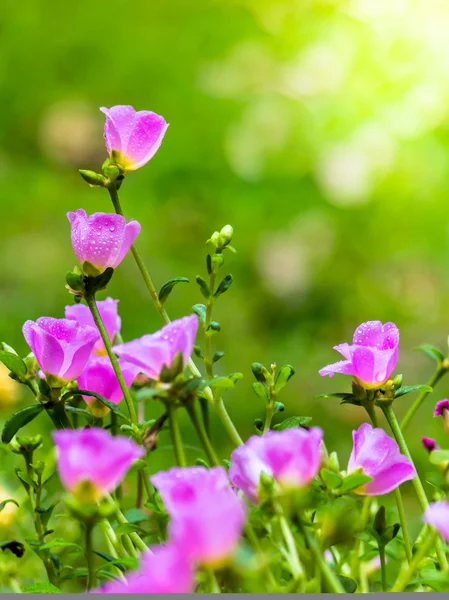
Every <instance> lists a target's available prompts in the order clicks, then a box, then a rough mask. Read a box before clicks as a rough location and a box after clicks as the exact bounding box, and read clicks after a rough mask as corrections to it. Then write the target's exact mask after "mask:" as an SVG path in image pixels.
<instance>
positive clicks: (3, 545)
mask: <svg viewBox="0 0 449 600" xmlns="http://www.w3.org/2000/svg"><path fill="white" fill-rule="evenodd" d="M0 550H3V552H4V551H5V550H9V551H10V552H12V553H13V554H15V555H16V556H17V558H22V556H23V555H24V554H25V546H24V545H23V544H22V543H21V542H18V541H17V540H8V541H6V542H0Z"/></svg>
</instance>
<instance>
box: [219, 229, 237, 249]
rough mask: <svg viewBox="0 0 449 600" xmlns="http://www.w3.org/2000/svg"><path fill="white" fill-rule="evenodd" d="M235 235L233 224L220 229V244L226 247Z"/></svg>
mask: <svg viewBox="0 0 449 600" xmlns="http://www.w3.org/2000/svg"><path fill="white" fill-rule="evenodd" d="M233 235H234V229H233V228H232V226H231V225H225V226H224V227H223V228H222V230H221V231H220V235H219V242H220V246H221V247H222V248H224V247H225V246H227V245H228V244H230V243H231V242H232V236H233Z"/></svg>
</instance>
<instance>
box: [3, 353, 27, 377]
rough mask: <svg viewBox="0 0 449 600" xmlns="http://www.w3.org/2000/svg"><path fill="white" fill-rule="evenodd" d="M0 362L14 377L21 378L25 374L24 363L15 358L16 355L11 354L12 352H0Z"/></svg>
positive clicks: (25, 367)
mask: <svg viewBox="0 0 449 600" xmlns="http://www.w3.org/2000/svg"><path fill="white" fill-rule="evenodd" d="M0 362H2V363H3V364H4V365H5V367H8V369H9V370H10V371H11V373H14V375H18V376H19V377H20V376H23V375H26V373H27V366H26V364H25V363H24V361H23V360H22V359H21V358H20V356H17V354H13V353H12V352H6V351H5V350H0Z"/></svg>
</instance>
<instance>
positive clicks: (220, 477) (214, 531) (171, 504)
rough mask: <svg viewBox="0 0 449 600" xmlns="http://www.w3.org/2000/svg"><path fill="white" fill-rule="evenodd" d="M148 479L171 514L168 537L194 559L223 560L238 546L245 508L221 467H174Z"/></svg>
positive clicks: (215, 563)
mask: <svg viewBox="0 0 449 600" xmlns="http://www.w3.org/2000/svg"><path fill="white" fill-rule="evenodd" d="M151 482H152V483H153V485H154V486H155V487H156V488H157V490H158V491H159V493H160V495H161V498H162V500H163V502H164V505H165V507H166V509H167V511H168V513H169V515H170V522H169V533H170V536H171V539H173V540H176V542H177V543H178V544H180V545H181V546H182V547H183V548H184V552H185V553H186V555H187V556H189V557H190V559H191V560H193V561H195V562H199V563H201V564H205V565H210V566H218V565H220V564H222V563H225V562H226V561H227V560H228V559H229V558H230V557H231V556H232V554H233V553H234V552H235V550H236V548H237V545H238V543H239V539H240V537H241V534H242V530H243V526H244V523H245V516H246V511H245V505H244V503H243V499H242V498H240V497H239V496H238V495H237V494H236V493H235V491H234V490H233V489H232V488H231V486H230V483H229V480H228V477H227V475H226V471H225V470H224V468H223V467H213V468H211V469H206V468H204V467H185V468H177V467H175V468H173V469H170V470H169V471H163V472H159V473H156V474H155V475H153V477H152V478H151Z"/></svg>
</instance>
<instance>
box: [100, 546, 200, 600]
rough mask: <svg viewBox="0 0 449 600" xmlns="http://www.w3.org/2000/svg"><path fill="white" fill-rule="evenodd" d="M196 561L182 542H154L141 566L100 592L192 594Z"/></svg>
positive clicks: (110, 583) (104, 586) (143, 557)
mask: <svg viewBox="0 0 449 600" xmlns="http://www.w3.org/2000/svg"><path fill="white" fill-rule="evenodd" d="M194 584H195V581H194V570H193V566H192V563H191V562H190V560H189V559H188V557H187V555H186V554H185V552H184V549H183V547H182V546H180V545H179V544H175V543H173V542H169V543H168V544H165V545H163V546H152V547H151V548H150V549H149V552H145V554H143V555H142V557H141V562H140V567H139V569H138V570H137V571H134V572H131V573H130V574H129V575H128V576H127V578H126V582H123V581H109V582H108V583H106V584H105V585H103V586H102V587H101V588H99V589H97V590H94V591H93V593H96V594H190V593H192V592H193V591H194Z"/></svg>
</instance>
